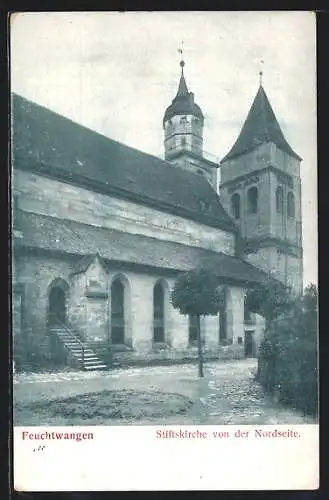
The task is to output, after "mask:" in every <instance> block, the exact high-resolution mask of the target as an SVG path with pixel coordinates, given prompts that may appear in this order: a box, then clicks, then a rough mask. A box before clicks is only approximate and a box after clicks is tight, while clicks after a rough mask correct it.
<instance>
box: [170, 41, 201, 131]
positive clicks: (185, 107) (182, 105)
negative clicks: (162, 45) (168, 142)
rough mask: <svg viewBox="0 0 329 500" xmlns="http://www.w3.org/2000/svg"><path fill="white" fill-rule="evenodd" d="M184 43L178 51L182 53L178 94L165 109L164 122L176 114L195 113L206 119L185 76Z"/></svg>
mask: <svg viewBox="0 0 329 500" xmlns="http://www.w3.org/2000/svg"><path fill="white" fill-rule="evenodd" d="M183 44H184V42H182V43H181V47H180V48H179V49H178V52H179V53H180V54H181V60H180V63H179V65H180V67H181V76H180V80H179V85H178V90H177V94H176V96H175V97H174V99H173V100H172V103H171V104H170V106H168V108H167V109H166V111H165V114H164V117H163V124H164V123H165V122H166V121H167V120H169V119H170V118H172V117H173V116H175V115H194V116H197V117H198V118H199V119H200V120H202V123H203V120H204V117H203V113H202V111H201V109H200V107H199V106H198V105H197V104H196V103H195V102H194V94H193V92H189V90H188V88H187V84H186V80H185V76H184V66H185V61H184V57H183Z"/></svg>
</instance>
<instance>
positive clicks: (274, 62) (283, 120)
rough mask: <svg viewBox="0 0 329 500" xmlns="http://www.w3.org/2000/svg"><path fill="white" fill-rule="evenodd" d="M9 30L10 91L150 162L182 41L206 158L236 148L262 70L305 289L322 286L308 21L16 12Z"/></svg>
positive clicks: (300, 15) (260, 15) (304, 17)
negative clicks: (297, 201) (281, 140)
mask: <svg viewBox="0 0 329 500" xmlns="http://www.w3.org/2000/svg"><path fill="white" fill-rule="evenodd" d="M11 21H12V24H11V86H12V91H13V92H16V93H18V94H20V95H22V96H24V97H26V98H28V99H30V100H32V101H34V102H37V103H38V104H41V105H44V106H46V107H48V108H50V109H52V110H54V111H57V112H58V113H60V114H63V115H65V116H67V117H69V118H71V119H73V120H75V121H77V122H78V123H81V124H83V125H85V126H87V127H90V128H91V129H94V130H96V131H98V132H100V133H102V134H104V135H107V136H109V137H112V138H113V139H116V140H118V141H121V142H124V143H126V144H128V145H130V146H133V147H136V148H138V149H141V150H143V151H146V152H149V153H151V154H154V155H157V156H163V144H162V140H163V131H162V117H163V113H164V110H165V108H166V107H167V106H168V105H169V104H170V102H171V100H172V99H173V98H174V96H175V93H176V91H177V86H178V81H179V75H180V68H179V60H180V54H179V53H178V48H179V46H180V43H181V41H182V40H184V59H185V61H186V66H185V76H186V80H187V84H188V87H189V90H190V91H193V92H194V93H195V99H196V102H197V103H198V104H199V105H200V106H201V108H202V110H203V113H204V115H205V129H204V149H205V150H206V151H208V152H209V153H212V154H214V155H216V156H218V157H219V158H222V157H223V156H224V155H225V154H226V153H227V152H228V150H229V149H230V148H231V146H232V145H233V142H234V141H235V140H236V138H237V135H238V133H239V131H240V129H241V126H242V124H243V121H244V119H245V117H246V114H247V112H248V110H249V108H250V105H251V103H252V100H253V98H254V96H255V94H256V92H257V89H258V85H259V75H258V73H259V71H260V69H262V70H263V72H264V76H263V85H264V88H265V90H266V93H267V95H268V97H269V100H270V102H271V104H272V107H273V109H274V112H275V113H276V116H277V118H278V120H279V122H280V125H281V127H282V129H283V132H284V134H285V136H286V138H287V140H288V142H289V143H290V144H291V146H292V147H293V149H294V150H295V151H296V152H297V153H298V154H299V155H300V156H302V158H303V162H302V167H301V172H302V189H303V199H302V209H303V232H304V235H303V236H304V274H305V275H304V282H305V284H307V283H309V282H316V281H317V247H316V243H317V203H316V182H317V181H316V170H317V158H316V47H315V17H314V15H313V14H312V13H309V12H157V13H155V12H154V13H146V12H145V13H143V12H138V13H114V12H97V13H96V12H95V13H90V12H88V13H80V12H75V13H22V14H16V15H14V16H13V17H12V19H11ZM262 60H263V61H264V62H263V63H261V61H262Z"/></svg>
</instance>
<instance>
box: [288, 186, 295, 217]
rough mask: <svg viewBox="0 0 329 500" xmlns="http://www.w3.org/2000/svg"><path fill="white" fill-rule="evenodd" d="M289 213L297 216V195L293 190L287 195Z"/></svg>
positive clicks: (289, 215)
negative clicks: (295, 195)
mask: <svg viewBox="0 0 329 500" xmlns="http://www.w3.org/2000/svg"><path fill="white" fill-rule="evenodd" d="M287 214H288V217H292V218H293V217H295V197H294V194H293V193H292V192H291V191H290V193H288V197H287Z"/></svg>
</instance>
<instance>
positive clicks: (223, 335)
mask: <svg viewBox="0 0 329 500" xmlns="http://www.w3.org/2000/svg"><path fill="white" fill-rule="evenodd" d="M221 299H222V300H221V304H220V309H219V341H220V342H224V341H225V340H227V317H226V307H227V303H226V288H225V287H223V288H222V291H221Z"/></svg>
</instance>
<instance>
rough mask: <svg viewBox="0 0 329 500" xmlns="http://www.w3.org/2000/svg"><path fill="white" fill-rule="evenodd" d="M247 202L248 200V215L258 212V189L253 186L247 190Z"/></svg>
mask: <svg viewBox="0 0 329 500" xmlns="http://www.w3.org/2000/svg"><path fill="white" fill-rule="evenodd" d="M247 200H248V213H249V214H256V213H257V211H258V189H257V188H256V186H253V187H251V188H250V189H248V193H247Z"/></svg>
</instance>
